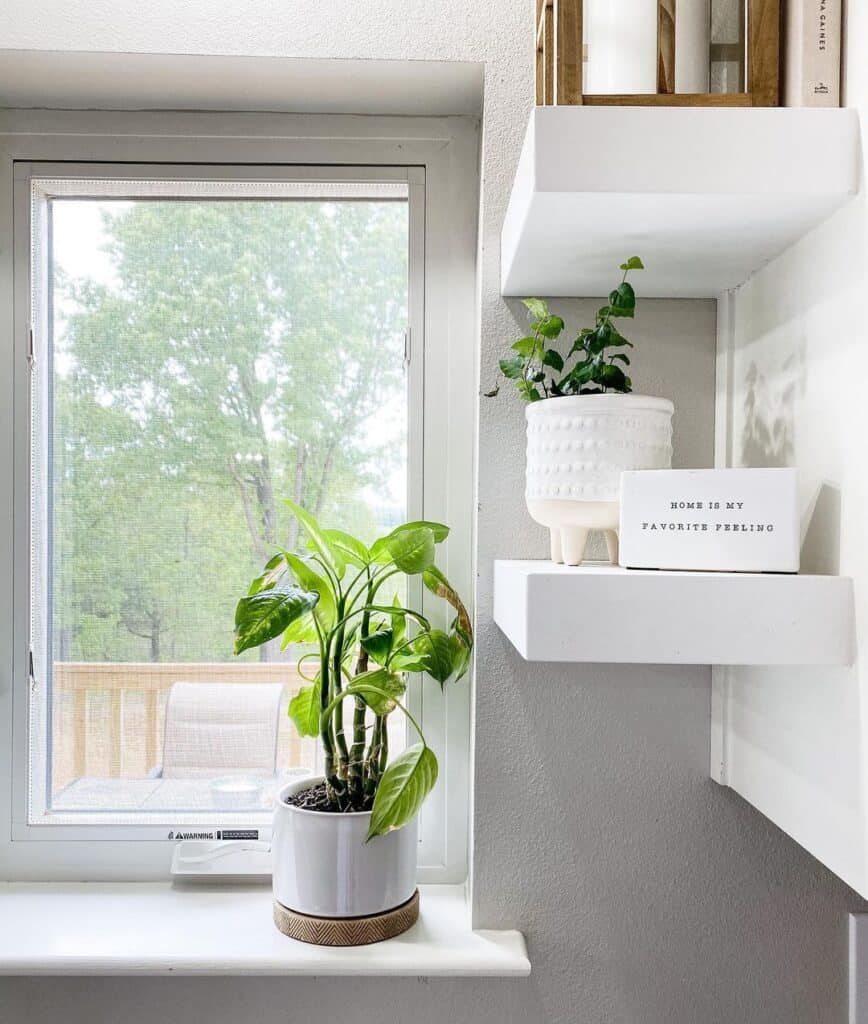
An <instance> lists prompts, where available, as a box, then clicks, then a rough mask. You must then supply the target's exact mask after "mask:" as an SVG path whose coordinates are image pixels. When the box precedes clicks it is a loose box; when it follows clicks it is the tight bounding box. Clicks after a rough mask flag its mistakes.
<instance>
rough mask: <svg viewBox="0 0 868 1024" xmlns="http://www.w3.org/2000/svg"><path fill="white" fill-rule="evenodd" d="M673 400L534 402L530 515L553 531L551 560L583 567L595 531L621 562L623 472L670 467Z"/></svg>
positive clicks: (612, 556) (627, 397)
mask: <svg viewBox="0 0 868 1024" xmlns="http://www.w3.org/2000/svg"><path fill="white" fill-rule="evenodd" d="M673 411H674V408H673V405H672V403H671V402H670V401H669V400H668V399H666V398H649V397H648V396H646V395H619V394H605V395H577V396H575V397H569V398H548V399H545V400H544V401H541V402H532V403H531V404H529V405H528V406H527V408H526V415H527V488H526V491H525V497H526V500H527V508H528V511H529V512H530V514H531V516H533V518H534V519H535V520H536V521H537V522H538V523H540V524H542V525H543V526H547V527H548V528H549V531H550V533H551V551H552V561H553V562H566V564H567V565H579V563H580V562H581V561H582V557H583V555H584V551H585V544H586V543H587V540H588V532H589V531H590V530H603V531H604V532H605V534H606V545H607V547H608V549H609V558H610V559H611V560H612V561H613V562H617V561H618V532H617V531H618V515H619V501H620V489H621V473H622V472H623V471H624V470H625V469H669V468H670V466H671V465H672V413H673Z"/></svg>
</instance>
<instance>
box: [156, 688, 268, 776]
mask: <svg viewBox="0 0 868 1024" xmlns="http://www.w3.org/2000/svg"><path fill="white" fill-rule="evenodd" d="M282 692H283V687H282V686H281V684H280V683H174V684H173V685H172V689H171V690H170V691H169V697H168V701H167V703H166V728H165V736H164V739H163V760H162V764H161V765H160V766H159V767H158V768H156V769H155V770H154V771H153V772H152V773H151V775H152V776H153V777H156V778H163V779H203V778H213V777H214V776H217V775H226V774H232V775H237V774H244V775H258V776H273V775H274V774H275V772H276V770H277V729H278V725H279V722H280V700H281V694H282Z"/></svg>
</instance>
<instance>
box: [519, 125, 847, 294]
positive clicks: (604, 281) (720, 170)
mask: <svg viewBox="0 0 868 1024" xmlns="http://www.w3.org/2000/svg"><path fill="white" fill-rule="evenodd" d="M859 160H860V144H859V124H858V119H857V116H856V111H855V110H848V109H840V110H839V109H835V110H833V109H826V110H816V109H815V110H811V109H799V108H739V107H720V108H701V107H693V108H691V107H670V108H665V107H664V108H647V107H609V106H605V107H603V106H601V107H566V106H563V107H536V108H535V109H534V110H533V113H532V114H531V118H530V123H529V124H528V129H527V135H526V137H525V141H524V148H523V150H522V153H521V158H520V161H519V164H518V169H517V171H516V177H515V182H514V184H513V188H512V195H511V197H510V202H509V208H508V210H507V214H506V220H505V222H504V226H503V233H502V236H501V273H502V281H501V285H502V292H503V294H504V295H507V296H510V295H513V296H527V295H555V296H557V295H567V296H568V295H576V296H583V295H584V296H602V295H607V294H608V293H609V291H610V290H611V289H612V287H613V281H614V278H613V275H617V267H618V264H619V263H621V262H622V260H623V259H624V258H625V257H626V256H632V255H639V256H641V257H642V258H643V260H644V261H645V264H646V268H647V269H646V270H645V272H644V273H642V274H637V275H636V286H637V291H638V292H639V293H640V295H645V296H657V297H674V298H679V297H683V298H702V297H706V298H708V297H715V296H717V295H719V294H720V293H721V292H722V291H724V290H726V289H729V288H735V287H737V286H738V285H740V284H741V283H742V282H744V281H745V280H747V278H748V277H749V276H750V275H751V274H753V273H754V272H755V271H757V270H758V269H759V268H760V267H762V266H763V265H764V264H765V263H767V262H768V261H769V260H770V259H772V258H774V257H775V256H777V255H778V254H779V253H781V252H782V251H783V250H784V249H786V248H787V247H788V246H789V245H791V244H792V243H793V242H795V241H796V240H797V239H799V238H800V237H801V236H802V235H804V234H805V233H806V232H808V231H809V230H810V229H811V228H812V227H814V225H816V224H818V223H820V221H822V220H824V219H825V218H826V217H828V216H829V214H831V213H832V212H833V211H834V210H835V209H836V208H837V207H839V206H841V205H842V204H843V203H845V202H846V201H847V200H848V199H849V198H850V197H851V196H852V195H854V194H855V193H856V192H857V191H858V187H859V185H858V181H859V178H858V175H859Z"/></svg>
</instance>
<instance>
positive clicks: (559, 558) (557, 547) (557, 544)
mask: <svg viewBox="0 0 868 1024" xmlns="http://www.w3.org/2000/svg"><path fill="white" fill-rule="evenodd" d="M549 534H550V535H551V539H552V561H553V562H558V563H560V562H563V560H564V556H563V554H562V553H561V531H560V530H559V529H557V528H556V527H555V528H554V529H551V530H549Z"/></svg>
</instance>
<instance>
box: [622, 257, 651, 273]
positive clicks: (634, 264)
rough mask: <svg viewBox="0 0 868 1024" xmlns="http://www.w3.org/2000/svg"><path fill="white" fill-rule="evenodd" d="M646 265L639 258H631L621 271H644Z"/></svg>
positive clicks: (623, 264)
mask: <svg viewBox="0 0 868 1024" xmlns="http://www.w3.org/2000/svg"><path fill="white" fill-rule="evenodd" d="M644 269H645V264H644V263H643V262H642V260H640V259H639V257H638V256H631V257H630V258H629V259H628V260H627V261H626V262H625V263H622V264H621V270H644Z"/></svg>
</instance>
